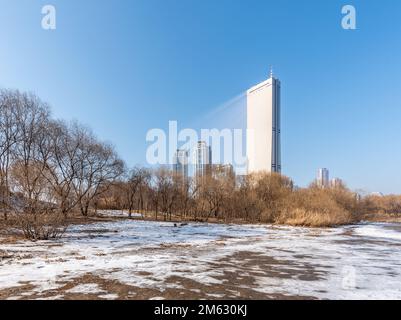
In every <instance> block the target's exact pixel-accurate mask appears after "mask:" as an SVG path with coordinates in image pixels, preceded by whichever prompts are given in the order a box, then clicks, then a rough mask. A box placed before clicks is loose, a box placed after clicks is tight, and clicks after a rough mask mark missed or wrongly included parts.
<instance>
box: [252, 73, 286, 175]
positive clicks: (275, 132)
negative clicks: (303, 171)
mask: <svg viewBox="0 0 401 320" xmlns="http://www.w3.org/2000/svg"><path fill="white" fill-rule="evenodd" d="M280 91H281V84H280V80H278V79H277V78H275V77H274V76H273V72H271V73H270V78H269V79H267V80H265V81H263V82H261V83H259V84H258V85H256V86H254V87H252V88H250V89H249V90H248V91H247V130H248V131H247V158H248V174H250V173H254V172H258V171H265V172H278V173H281V141H280V135H281V127H280V108H281V106H280V104H281V101H280Z"/></svg>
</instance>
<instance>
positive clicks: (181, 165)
mask: <svg viewBox="0 0 401 320" xmlns="http://www.w3.org/2000/svg"><path fill="white" fill-rule="evenodd" d="M173 166H174V168H173V169H174V172H175V173H176V174H178V175H180V176H182V177H183V178H184V179H188V151H187V150H180V149H178V150H177V152H176V153H175V155H174V160H173Z"/></svg>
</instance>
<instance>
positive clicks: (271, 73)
mask: <svg viewBox="0 0 401 320" xmlns="http://www.w3.org/2000/svg"><path fill="white" fill-rule="evenodd" d="M273 76H274V74H273V66H270V78H273Z"/></svg>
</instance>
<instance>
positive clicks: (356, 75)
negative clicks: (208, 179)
mask: <svg viewBox="0 0 401 320" xmlns="http://www.w3.org/2000/svg"><path fill="white" fill-rule="evenodd" d="M46 4H52V5H55V7H56V9H57V29H56V30H55V31H45V30H43V29H42V28H41V19H42V14H41V9H42V6H43V5H46ZM345 4H353V5H354V6H355V7H356V12H357V30H343V29H342V28H341V19H342V14H341V8H342V6H343V5H345ZM0 39H1V41H0V86H1V87H6V88H18V89H21V90H27V91H32V92H35V93H36V94H38V95H39V96H40V97H41V98H42V99H43V100H45V101H47V102H48V103H50V104H51V106H52V108H53V113H54V116H55V117H57V118H64V119H67V120H68V119H78V120H80V121H81V122H83V123H85V124H88V125H90V126H91V127H92V128H93V129H94V131H95V132H96V133H97V134H98V135H99V136H100V137H101V138H102V139H105V140H108V141H111V142H113V143H114V144H115V146H116V148H117V150H118V152H119V153H120V154H121V156H122V157H123V158H124V159H125V160H126V161H127V163H128V164H129V165H135V164H145V152H146V148H147V146H148V144H147V143H146V141H145V136H146V133H147V131H148V130H149V129H151V128H167V126H168V121H169V120H177V121H178V122H179V126H180V127H189V126H195V124H196V125H199V126H205V124H203V123H200V122H201V121H202V119H207V118H208V117H210V115H213V114H214V112H215V110H216V108H219V106H221V105H222V104H224V103H226V102H227V101H231V100H232V99H233V98H235V97H238V96H240V95H241V94H243V92H245V90H246V89H248V88H249V87H250V86H252V85H255V84H256V83H258V82H260V81H262V80H264V79H265V78H266V77H267V75H268V70H269V66H270V65H273V66H274V70H275V73H276V75H277V76H278V77H279V78H280V80H281V82H282V159H283V171H284V173H285V174H286V175H288V176H290V177H292V178H293V179H294V180H295V182H296V183H297V184H299V185H301V186H302V185H306V184H308V183H309V182H310V181H311V180H312V179H313V178H314V177H315V175H316V170H317V169H318V168H319V167H327V168H329V169H330V172H331V175H332V176H338V177H341V178H343V179H344V180H345V181H346V182H347V183H348V185H349V186H350V187H351V188H353V189H364V190H366V191H381V192H384V193H401V58H400V57H401V1H399V0H380V1H379V0H364V1H358V0H349V1H348V0H344V1H337V0H319V1H317V0H316V1H312V0H304V1H294V0H284V1H283V0H280V1H276V0H274V1H270V0H261V1H255V0H246V1H245V0H218V1H216V0H213V1H212V0H159V1H156V0H126V1H123V0H117V1H116V0H113V1H112V0H104V1H97V0H85V1H79V0H46V1H40V0H0ZM223 109H224V108H223ZM234 109H235V108H234ZM219 110H220V109H219ZM219 112H220V113H221V112H225V113H228V115H227V117H225V116H222V118H226V119H229V118H230V117H229V115H231V116H232V118H235V115H236V113H235V112H234V111H232V112H230V109H229V108H228V109H227V108H225V109H224V110H223V111H219ZM213 118H214V117H213ZM206 122H207V121H206ZM206 125H207V124H206Z"/></svg>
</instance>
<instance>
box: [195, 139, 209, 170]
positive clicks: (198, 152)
mask: <svg viewBox="0 0 401 320" xmlns="http://www.w3.org/2000/svg"><path fill="white" fill-rule="evenodd" d="M194 164H195V177H203V176H205V175H208V174H210V166H211V164H212V148H211V147H210V146H208V145H207V144H206V142H205V141H198V143H197V145H196V148H195V152H194Z"/></svg>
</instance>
